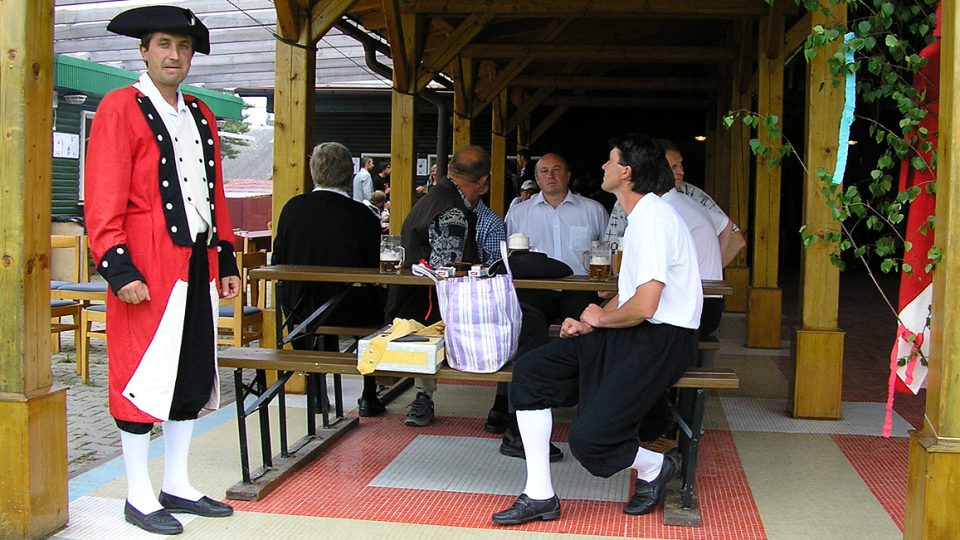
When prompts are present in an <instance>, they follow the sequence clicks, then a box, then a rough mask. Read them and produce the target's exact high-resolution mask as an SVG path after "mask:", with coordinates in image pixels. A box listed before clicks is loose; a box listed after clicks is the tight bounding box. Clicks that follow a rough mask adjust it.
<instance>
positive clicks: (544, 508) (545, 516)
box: [493, 493, 560, 525]
mask: <svg viewBox="0 0 960 540" xmlns="http://www.w3.org/2000/svg"><path fill="white" fill-rule="evenodd" d="M558 517H560V498H559V497H557V496H556V495H554V496H553V497H550V498H549V499H543V500H537V499H531V498H530V497H527V495H526V494H525V493H522V494H520V496H519V497H517V500H516V502H514V503H513V506H511V507H510V508H507V509H506V510H503V511H502V512H497V513H496V514H494V515H493V522H494V523H499V524H500V525H520V524H521V523H526V522H528V521H533V520H535V519H542V520H543V521H550V520H551V519H557V518H558Z"/></svg>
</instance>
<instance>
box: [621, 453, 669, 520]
mask: <svg viewBox="0 0 960 540" xmlns="http://www.w3.org/2000/svg"><path fill="white" fill-rule="evenodd" d="M673 471H674V468H673V460H672V459H669V458H667V457H664V458H663V467H662V468H661V469H660V474H659V475H657V478H656V480H654V481H653V482H647V481H645V480H641V479H639V478H637V482H636V484H635V485H634V491H633V497H631V498H630V502H628V503H627V505H626V506H624V507H623V511H624V512H625V513H627V514H630V515H632V516H642V515H643V514H649V513H650V512H652V511H653V509H654V508H656V507H657V505H658V504H659V503H660V499H663V495H664V493H665V492H666V491H667V489H666V488H667V482H669V481H670V479H671V478H673Z"/></svg>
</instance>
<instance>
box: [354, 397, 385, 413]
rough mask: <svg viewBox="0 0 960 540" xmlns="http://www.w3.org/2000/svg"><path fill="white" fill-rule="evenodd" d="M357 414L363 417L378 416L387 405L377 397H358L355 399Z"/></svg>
mask: <svg viewBox="0 0 960 540" xmlns="http://www.w3.org/2000/svg"><path fill="white" fill-rule="evenodd" d="M357 405H358V407H357V414H359V415H360V416H362V417H363V418H370V417H372V416H380V415H381V414H383V412H384V411H386V410H387V407H386V406H385V405H384V404H383V402H382V401H380V400H379V399H378V398H376V397H374V398H370V399H368V398H363V397H362V398H360V399H359V400H358V401H357Z"/></svg>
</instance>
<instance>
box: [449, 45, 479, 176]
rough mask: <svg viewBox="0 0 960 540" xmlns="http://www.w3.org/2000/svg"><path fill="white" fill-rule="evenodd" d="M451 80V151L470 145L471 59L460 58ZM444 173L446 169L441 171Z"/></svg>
mask: <svg viewBox="0 0 960 540" xmlns="http://www.w3.org/2000/svg"><path fill="white" fill-rule="evenodd" d="M457 66H458V69H456V73H455V76H456V78H455V79H454V81H453V86H454V91H453V151H454V152H456V151H457V150H459V149H461V148H463V147H464V146H469V145H470V122H471V119H472V118H473V107H472V105H473V99H474V96H473V91H474V82H475V80H474V78H475V74H474V66H473V59H471V58H460V59H459V60H458V63H457ZM443 174H446V171H443Z"/></svg>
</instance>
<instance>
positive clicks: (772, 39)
mask: <svg viewBox="0 0 960 540" xmlns="http://www.w3.org/2000/svg"><path fill="white" fill-rule="evenodd" d="M783 9H784V0H774V2H773V4H771V5H770V16H769V17H767V34H766V36H767V39H766V53H767V58H770V59H773V58H778V57H779V56H780V55H781V54H782V53H783V39H784V31H785V29H784V27H785V25H786V20H784V13H783Z"/></svg>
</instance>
